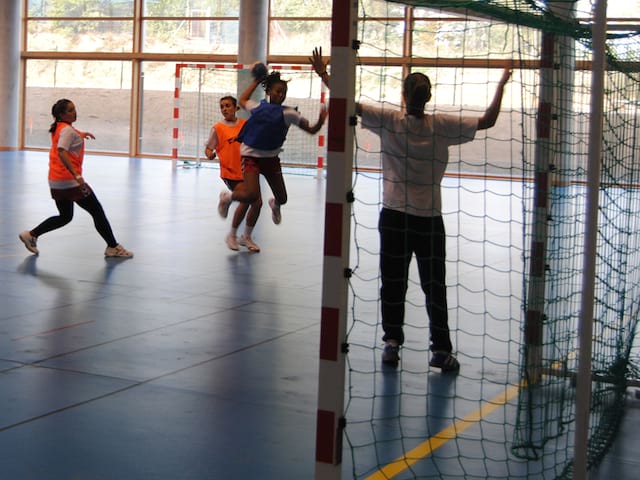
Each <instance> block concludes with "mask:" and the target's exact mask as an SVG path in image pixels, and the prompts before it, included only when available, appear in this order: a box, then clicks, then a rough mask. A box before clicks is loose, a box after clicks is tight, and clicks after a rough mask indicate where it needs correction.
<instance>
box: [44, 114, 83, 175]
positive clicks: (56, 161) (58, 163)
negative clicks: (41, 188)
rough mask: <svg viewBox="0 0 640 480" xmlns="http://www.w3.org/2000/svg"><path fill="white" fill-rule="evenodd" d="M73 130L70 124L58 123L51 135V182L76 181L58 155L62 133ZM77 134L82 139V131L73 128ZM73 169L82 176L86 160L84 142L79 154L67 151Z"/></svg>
mask: <svg viewBox="0 0 640 480" xmlns="http://www.w3.org/2000/svg"><path fill="white" fill-rule="evenodd" d="M65 127H69V128H73V127H72V126H71V125H69V124H68V123H64V122H58V124H57V125H56V130H55V132H53V133H52V134H51V149H50V150H49V180H53V181H58V180H74V178H73V174H72V173H71V172H70V171H69V170H68V169H67V167H65V166H64V163H62V160H60V154H59V153H58V141H59V139H60V132H61V131H62V129H63V128H65ZM73 129H74V130H75V132H76V133H77V134H78V135H79V136H80V137H81V138H82V134H81V133H80V131H78V130H76V129H75V128H73ZM67 153H68V154H69V158H70V159H71V164H72V165H73V169H74V170H75V172H76V173H77V174H78V175H82V161H83V159H84V141H83V142H82V147H81V148H80V151H79V152H76V153H73V152H70V151H67Z"/></svg>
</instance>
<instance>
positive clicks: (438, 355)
mask: <svg viewBox="0 0 640 480" xmlns="http://www.w3.org/2000/svg"><path fill="white" fill-rule="evenodd" d="M429 365H431V366H432V367H436V368H439V369H441V370H442V373H446V372H456V373H457V372H458V371H460V363H458V360H456V357H454V356H453V355H451V353H449V352H433V355H432V356H431V360H430V361H429Z"/></svg>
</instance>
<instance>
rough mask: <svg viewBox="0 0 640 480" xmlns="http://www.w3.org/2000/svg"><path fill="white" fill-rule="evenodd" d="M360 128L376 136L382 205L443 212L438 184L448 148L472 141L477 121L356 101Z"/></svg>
mask: <svg viewBox="0 0 640 480" xmlns="http://www.w3.org/2000/svg"><path fill="white" fill-rule="evenodd" d="M361 108H362V127H363V128H366V129H367V130H370V131H371V132H373V133H375V134H376V135H378V136H379V137H380V145H381V149H382V171H383V182H382V184H383V191H382V204H383V206H384V207H385V208H389V209H391V210H397V211H400V212H404V213H408V214H411V215H417V216H419V217H436V216H439V215H442V196H441V192H440V182H441V181H442V177H443V176H444V172H445V170H446V168H447V164H448V163H449V146H451V145H460V144H462V143H466V142H469V141H471V140H473V138H474V137H475V134H476V130H477V129H478V119H477V118H474V117H461V116H453V115H447V114H438V113H436V114H434V115H429V114H425V116H424V117H423V118H418V117H415V116H413V115H406V114H405V113H403V112H400V111H398V110H391V109H384V108H381V107H374V106H371V105H361Z"/></svg>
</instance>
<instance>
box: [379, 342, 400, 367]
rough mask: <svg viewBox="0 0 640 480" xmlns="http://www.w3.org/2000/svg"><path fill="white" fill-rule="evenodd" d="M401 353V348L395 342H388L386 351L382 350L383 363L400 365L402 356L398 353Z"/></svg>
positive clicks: (385, 347) (385, 346)
mask: <svg viewBox="0 0 640 480" xmlns="http://www.w3.org/2000/svg"><path fill="white" fill-rule="evenodd" d="M399 351H400V346H399V345H398V344H397V343H395V342H393V343H392V342H387V343H385V344H384V349H383V350H382V363H384V364H386V365H393V366H396V365H398V362H399V361H400V356H399V355H398V352H399Z"/></svg>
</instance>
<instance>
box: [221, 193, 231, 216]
mask: <svg viewBox="0 0 640 480" xmlns="http://www.w3.org/2000/svg"><path fill="white" fill-rule="evenodd" d="M230 205H231V194H230V193H229V192H220V201H219V202H218V213H219V214H220V216H221V217H222V218H227V215H228V214H229V206H230Z"/></svg>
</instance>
